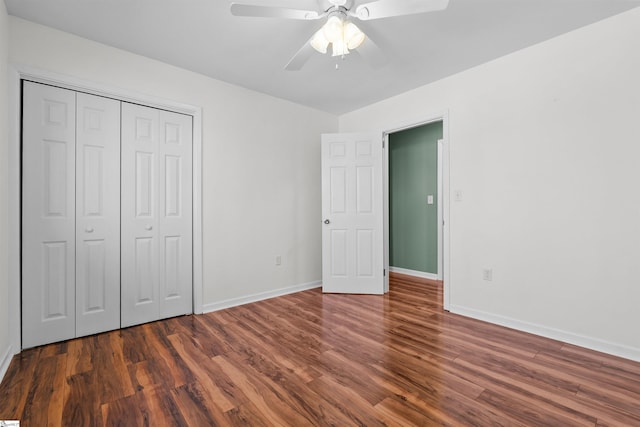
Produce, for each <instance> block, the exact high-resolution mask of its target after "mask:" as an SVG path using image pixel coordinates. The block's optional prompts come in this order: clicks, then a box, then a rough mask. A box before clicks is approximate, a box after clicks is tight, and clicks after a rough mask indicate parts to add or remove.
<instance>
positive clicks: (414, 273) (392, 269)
mask: <svg viewBox="0 0 640 427" xmlns="http://www.w3.org/2000/svg"><path fill="white" fill-rule="evenodd" d="M389 271H390V272H392V273H400V274H406V275H408V276H415V277H421V278H423V279H430V280H440V279H439V278H438V275H437V274H433V273H425V272H424V271H417V270H409V269H407V268H400V267H389Z"/></svg>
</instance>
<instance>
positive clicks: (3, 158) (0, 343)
mask: <svg viewBox="0 0 640 427" xmlns="http://www.w3.org/2000/svg"><path fill="white" fill-rule="evenodd" d="M8 36H9V33H8V22H7V10H6V8H5V4H4V1H0V378H2V376H3V375H4V372H5V370H6V368H7V367H8V363H9V360H10V356H11V354H12V351H11V349H10V339H9V337H10V334H9V313H8V312H9V276H8V272H7V270H8V254H7V249H8V246H7V240H8V239H7V234H8V231H9V223H8V203H7V194H8V192H7V183H8V179H9V175H8V169H9V168H8V166H9V165H8V163H7V162H8V145H7V142H8V137H9V134H8V130H7V120H8V112H7V108H8V104H7V102H8V101H7V98H8V94H7V79H8V76H7V56H8V51H9V45H8V42H7V40H8Z"/></svg>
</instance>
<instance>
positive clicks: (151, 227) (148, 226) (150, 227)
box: [144, 225, 153, 231]
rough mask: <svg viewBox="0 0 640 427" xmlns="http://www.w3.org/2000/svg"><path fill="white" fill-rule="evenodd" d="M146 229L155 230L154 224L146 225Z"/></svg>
mask: <svg viewBox="0 0 640 427" xmlns="http://www.w3.org/2000/svg"><path fill="white" fill-rule="evenodd" d="M144 229H145V230H147V231H151V230H153V226H151V225H147V226H146V227H144Z"/></svg>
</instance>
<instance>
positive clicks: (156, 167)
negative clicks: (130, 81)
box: [121, 103, 193, 327]
mask: <svg viewBox="0 0 640 427" xmlns="http://www.w3.org/2000/svg"><path fill="white" fill-rule="evenodd" d="M191 146H192V118H191V116H186V115H182V114H177V113H170V112H167V111H160V110H157V109H153V108H149V107H142V106H139V105H133V104H128V103H122V162H121V164H122V178H121V179H122V182H123V186H122V214H121V215H122V217H121V221H122V257H121V263H122V302H121V308H122V314H121V324H122V326H123V327H126V326H131V325H136V324H140V323H145V322H150V321H154V320H158V319H162V318H166V317H172V316H177V315H181V314H187V313H192V311H193V309H192V304H193V303H192V301H193V298H192V291H193V285H192V233H193V232H192V189H191V187H192V175H191V167H192V166H191V165H192V159H191V152H192V148H191ZM125 183H127V184H126V185H124V184H125Z"/></svg>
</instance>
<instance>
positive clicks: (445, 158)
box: [380, 110, 451, 311]
mask: <svg viewBox="0 0 640 427" xmlns="http://www.w3.org/2000/svg"><path fill="white" fill-rule="evenodd" d="M440 121H441V122H442V139H441V141H442V150H441V152H440V150H439V153H438V169H439V171H438V177H439V178H441V179H442V180H441V187H440V188H439V190H440V191H439V192H440V193H441V194H440V197H441V200H439V202H440V201H441V203H442V209H441V211H442V227H439V229H442V247H441V248H440V250H439V252H440V251H441V252H442V260H441V261H440V260H439V261H438V264H439V265H442V281H443V307H444V309H445V310H447V311H448V310H449V307H450V295H451V279H450V245H449V242H450V237H449V236H450V232H449V229H450V226H449V200H450V195H449V193H450V189H449V188H450V187H449V112H448V111H446V110H445V111H440V112H434V113H431V114H427V115H425V116H424V117H419V118H414V119H409V120H406V121H402V122H398V123H395V124H390V125H388V126H383V127H382V128H381V131H380V132H381V134H382V136H383V138H384V141H385V143H384V149H383V156H384V158H383V162H382V164H383V186H384V188H383V203H384V266H385V269H386V271H389V134H392V133H395V132H400V131H403V130H406V129H411V128H415V127H418V126H423V125H427V124H430V123H434V122H440ZM439 146H440V144H439ZM384 286H385V292H388V291H389V274H387V275H386V276H385V284H384Z"/></svg>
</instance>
